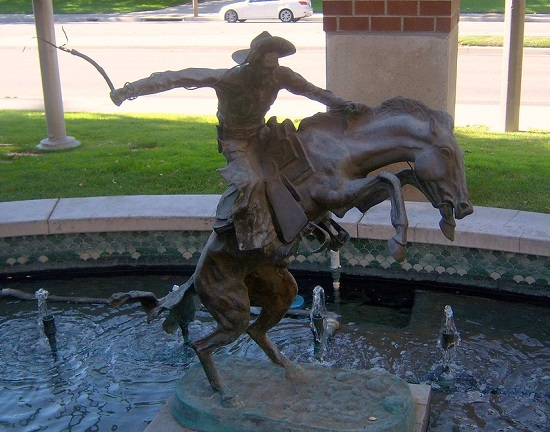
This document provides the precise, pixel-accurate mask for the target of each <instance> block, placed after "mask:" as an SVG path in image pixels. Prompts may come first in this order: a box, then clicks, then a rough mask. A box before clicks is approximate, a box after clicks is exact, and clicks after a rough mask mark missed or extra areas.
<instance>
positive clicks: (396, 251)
mask: <svg viewBox="0 0 550 432" xmlns="http://www.w3.org/2000/svg"><path fill="white" fill-rule="evenodd" d="M388 249H389V250H390V253H391V256H392V257H394V258H395V260H396V261H398V262H402V261H405V257H406V255H407V248H406V246H404V245H402V244H401V243H399V242H398V241H396V240H395V239H394V238H391V239H389V240H388Z"/></svg>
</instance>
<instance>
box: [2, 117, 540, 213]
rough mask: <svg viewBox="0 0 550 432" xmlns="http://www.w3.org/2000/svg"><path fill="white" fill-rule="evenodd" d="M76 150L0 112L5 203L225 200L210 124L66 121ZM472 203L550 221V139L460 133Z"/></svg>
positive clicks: (34, 123) (38, 123) (203, 120)
mask: <svg viewBox="0 0 550 432" xmlns="http://www.w3.org/2000/svg"><path fill="white" fill-rule="evenodd" d="M66 122H67V130H68V133H69V134H70V135H73V136H74V137H76V139H78V140H80V141H81V142H82V144H81V145H80V146H79V147H77V148H74V149H71V150H65V151H57V152H44V151H41V150H38V149H36V145H37V144H38V142H39V141H40V140H41V139H43V138H44V137H45V133H46V132H45V119H44V114H43V113H41V112H35V111H0V124H2V129H0V167H1V171H2V175H1V176H0V201H16V200H26V199H38V198H66V197H86V196H107V195H136V194H146V195H153V194H201V193H206V194H210V193H221V192H222V191H223V190H224V189H225V186H226V185H225V181H224V180H223V179H222V178H221V177H220V175H219V174H218V173H217V172H216V169H217V168H221V167H223V166H224V165H225V160H224V158H223V156H221V155H220V154H219V153H218V152H217V146H216V136H215V135H216V133H215V124H216V120H215V118H214V117H189V116H175V115H170V116H166V115H162V116H161V115H110V114H91V113H86V114H82V113H68V114H66ZM456 136H457V139H458V142H459V143H460V145H461V147H462V148H463V150H464V151H465V153H466V170H467V177H468V185H469V189H470V195H471V198H472V202H473V203H474V205H483V206H489V207H501V208H511V209H518V210H528V211H535V212H543V213H550V182H549V181H548V178H549V177H550V132H529V133H508V134H501V133H491V132H488V131H487V130H486V129H485V128H457V130H456Z"/></svg>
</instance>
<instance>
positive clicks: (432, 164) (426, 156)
mask: <svg viewBox="0 0 550 432" xmlns="http://www.w3.org/2000/svg"><path fill="white" fill-rule="evenodd" d="M430 129H431V133H430V136H431V145H429V146H427V147H426V148H425V149H423V150H421V151H420V152H418V153H417V155H416V158H415V160H414V172H415V174H416V180H417V182H418V185H417V186H418V188H419V189H420V190H421V191H422V193H423V194H424V195H425V196H426V198H428V199H429V200H430V202H431V203H432V205H433V206H434V207H436V208H437V209H439V212H440V214H441V221H440V222H439V227H440V228H441V231H442V232H443V234H444V235H445V237H447V238H448V239H449V240H454V232H455V226H456V224H455V221H454V218H455V217H456V218H457V219H462V218H463V217H465V216H468V215H470V214H472V213H473V211H474V209H473V206H472V203H471V202H470V199H469V197H468V187H467V186H466V174H465V171H464V153H463V151H462V150H461V149H460V147H459V146H458V144H457V142H456V139H455V137H454V134H453V131H452V125H451V126H448V125H442V124H440V123H439V122H437V121H436V120H434V119H432V120H430Z"/></svg>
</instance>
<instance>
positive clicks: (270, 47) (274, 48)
mask: <svg viewBox="0 0 550 432" xmlns="http://www.w3.org/2000/svg"><path fill="white" fill-rule="evenodd" d="M270 52H274V53H277V54H278V55H279V58H280V57H286V56H289V55H292V54H294V53H295V52H296V47H295V46H294V45H293V44H292V42H289V41H287V40H286V39H283V38H281V37H278V36H271V35H270V34H269V33H268V32H266V31H264V32H262V33H260V34H259V35H258V36H256V37H255V38H254V39H252V42H250V49H242V50H238V51H235V52H234V53H233V55H232V56H231V58H232V59H233V60H235V62H236V63H238V64H244V63H250V61H251V60H252V59H254V58H255V57H256V56H258V55H263V54H267V53H270Z"/></svg>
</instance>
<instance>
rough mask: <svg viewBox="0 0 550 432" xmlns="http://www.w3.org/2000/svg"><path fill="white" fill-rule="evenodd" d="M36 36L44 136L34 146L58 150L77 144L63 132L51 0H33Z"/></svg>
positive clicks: (63, 122) (61, 102) (63, 119)
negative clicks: (46, 133)
mask: <svg viewBox="0 0 550 432" xmlns="http://www.w3.org/2000/svg"><path fill="white" fill-rule="evenodd" d="M32 6H33V11H34V20H35V26H36V36H37V38H38V57H39V59H40V71H41V76H42V91H43V93H44V110H45V112H46V126H47V129H48V137H47V138H44V139H43V140H42V141H40V144H38V145H37V147H38V148H40V149H44V150H60V149H66V148H72V147H76V146H78V145H80V142H79V141H77V140H75V139H74V138H73V137H72V136H67V133H66V130H65V117H64V112H63V99H62V96H61V82H60V79H59V64H58V62H57V51H56V49H55V48H54V46H51V45H49V44H48V43H46V42H44V41H45V40H46V41H48V42H50V43H52V44H53V45H55V32H54V18H53V5H52V0H33V2H32Z"/></svg>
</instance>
